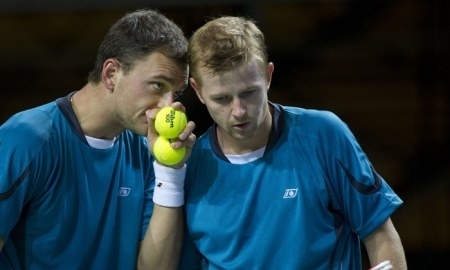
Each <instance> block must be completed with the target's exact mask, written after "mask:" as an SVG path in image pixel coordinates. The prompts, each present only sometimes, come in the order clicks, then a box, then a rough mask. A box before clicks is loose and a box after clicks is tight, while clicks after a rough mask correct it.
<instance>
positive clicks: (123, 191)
mask: <svg viewBox="0 0 450 270" xmlns="http://www.w3.org/2000/svg"><path fill="white" fill-rule="evenodd" d="M130 191H131V188H129V187H120V188H119V196H121V197H127V196H128V195H130Z"/></svg>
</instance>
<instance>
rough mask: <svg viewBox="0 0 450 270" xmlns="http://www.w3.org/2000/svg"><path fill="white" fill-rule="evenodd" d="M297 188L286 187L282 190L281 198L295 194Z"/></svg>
mask: <svg viewBox="0 0 450 270" xmlns="http://www.w3.org/2000/svg"><path fill="white" fill-rule="evenodd" d="M297 191H298V188H287V189H286V190H285V191H284V196H283V199H291V198H295V197H296V196H297Z"/></svg>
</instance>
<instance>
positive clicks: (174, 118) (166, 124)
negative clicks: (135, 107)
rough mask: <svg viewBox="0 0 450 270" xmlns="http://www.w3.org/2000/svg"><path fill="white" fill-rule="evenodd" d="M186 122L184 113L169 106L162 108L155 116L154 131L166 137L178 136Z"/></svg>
mask: <svg viewBox="0 0 450 270" xmlns="http://www.w3.org/2000/svg"><path fill="white" fill-rule="evenodd" d="M186 124H187V117H186V114H185V113H184V112H183V111H180V110H176V109H174V108H173V107H170V106H169V107H164V108H162V109H161V110H160V111H159V112H158V113H157V114H156V117H155V129H156V131H157V132H158V133H159V135H160V136H163V137H165V138H168V139H173V138H176V137H178V135H180V133H181V132H182V131H183V129H184V128H185V127H186Z"/></svg>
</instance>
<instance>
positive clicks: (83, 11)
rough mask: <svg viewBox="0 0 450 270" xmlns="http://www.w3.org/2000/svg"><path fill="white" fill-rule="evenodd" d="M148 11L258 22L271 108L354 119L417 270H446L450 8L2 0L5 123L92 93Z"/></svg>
mask: <svg viewBox="0 0 450 270" xmlns="http://www.w3.org/2000/svg"><path fill="white" fill-rule="evenodd" d="M141 7H153V8H157V9H159V10H160V11H162V12H163V13H165V14H166V15H167V16H168V17H169V18H171V19H172V20H174V21H175V22H177V23H178V24H179V25H180V26H181V27H182V28H183V30H184V31H185V32H186V34H187V36H190V34H191V33H192V32H193V31H194V30H195V29H196V28H197V27H199V26H200V25H202V24H203V23H204V22H205V21H206V19H207V18H209V17H215V16H218V15H241V16H247V17H252V18H254V19H255V20H257V22H258V24H259V26H260V27H261V28H262V29H263V31H264V32H265V34H266V39H267V44H268V49H269V53H270V60H271V61H273V62H274V64H275V71H274V78H273V82H272V86H271V90H270V92H269V95H270V98H271V100H272V101H274V102H280V103H283V104H287V105H296V106H302V107H308V108H317V109H326V110H332V111H334V112H335V113H336V114H338V115H339V116H340V117H341V118H342V119H343V120H344V121H346V122H347V123H348V124H349V126H350V128H351V129H352V130H353V132H354V134H355V135H356V137H357V138H358V140H359V141H360V143H361V145H362V147H363V148H364V149H365V151H366V153H367V154H368V156H369V157H370V158H371V160H372V162H373V164H374V165H375V167H376V168H377V170H378V172H379V173H380V174H382V175H383V176H384V178H385V179H386V180H387V181H388V182H389V183H390V184H391V186H392V187H393V188H394V189H395V190H396V191H397V193H398V194H399V195H400V196H401V197H402V198H403V200H404V201H405V204H404V206H403V207H402V208H401V209H400V210H399V211H398V212H396V213H395V214H394V216H393V217H392V218H393V220H394V223H395V224H396V226H397V229H398V231H399V233H400V234H401V236H402V240H403V244H404V247H405V250H406V255H407V259H408V264H409V267H410V269H432V268H438V266H439V265H446V264H448V263H446V260H444V258H445V256H447V257H449V255H450V233H449V229H450V199H449V194H450V184H449V183H450V159H449V152H450V151H449V150H450V147H449V144H450V138H449V137H450V120H449V119H450V107H449V105H450V84H449V79H450V74H449V73H450V67H449V65H450V64H449V63H450V62H449V60H450V59H449V52H450V31H449V30H450V17H449V15H450V14H449V10H450V1H448V0H373V1H369V0H297V1H294V0H291V1H289V0H273V1H250V0H248V1H245V0H241V1H232V0H228V1H227V0H222V1H220V0H217V1H207V0H189V1H183V0H174V1H170V0H155V1H151V0H149V1H143V0H127V1H119V0H77V1H68V0H47V1H33V0H2V2H1V3H0V74H1V75H0V76H1V81H0V83H1V88H0V124H1V123H3V122H4V121H6V119H7V118H9V117H10V116H11V115H12V114H13V113H14V112H17V111H19V110H23V109H27V108H30V107H33V106H36V105H39V104H42V103H44V102H49V101H51V100H54V99H55V98H57V97H60V96H64V95H66V94H67V93H69V92H71V91H74V90H77V89H79V88H80V87H82V86H83V85H84V83H85V82H86V76H87V73H88V71H89V70H90V68H91V67H92V65H93V61H94V58H95V55H96V50H97V47H98V45H99V43H100V42H101V40H102V38H103V36H104V35H105V33H106V31H107V29H108V28H109V27H110V26H111V24H112V23H114V22H115V21H116V20H117V19H118V18H119V17H121V16H122V15H124V14H125V13H126V12H128V11H131V10H134V9H136V8H141ZM182 101H184V103H185V105H186V106H187V107H188V116H189V118H190V119H192V120H194V121H196V122H197V125H198V128H197V133H198V134H199V133H201V132H202V131H204V130H205V129H206V127H207V126H208V125H209V123H210V119H209V117H208V116H207V112H206V110H205V109H204V108H203V106H202V105H201V104H200V103H199V102H198V101H197V100H196V97H195V96H194V94H193V93H192V90H191V89H188V91H187V92H186V93H185V94H184V96H183V97H182ZM0 158H1V157H0ZM2 161H3V160H2ZM3 162H5V161H3ZM439 268H440V267H439Z"/></svg>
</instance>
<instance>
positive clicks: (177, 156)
mask: <svg viewBox="0 0 450 270" xmlns="http://www.w3.org/2000/svg"><path fill="white" fill-rule="evenodd" d="M185 154H186V147H182V148H177V149H175V148H172V146H170V139H166V138H164V137H162V136H159V137H158V138H156V141H155V144H154V145H153V155H154V156H155V158H156V159H157V160H158V161H159V162H160V163H162V164H164V165H169V166H171V165H175V164H177V163H179V162H180V161H181V160H182V159H183V158H184V155H185Z"/></svg>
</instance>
